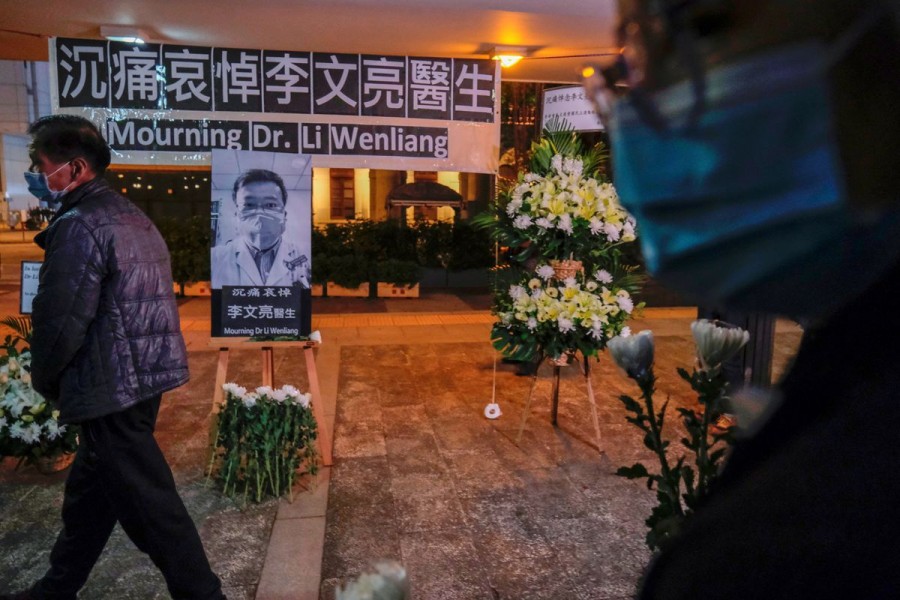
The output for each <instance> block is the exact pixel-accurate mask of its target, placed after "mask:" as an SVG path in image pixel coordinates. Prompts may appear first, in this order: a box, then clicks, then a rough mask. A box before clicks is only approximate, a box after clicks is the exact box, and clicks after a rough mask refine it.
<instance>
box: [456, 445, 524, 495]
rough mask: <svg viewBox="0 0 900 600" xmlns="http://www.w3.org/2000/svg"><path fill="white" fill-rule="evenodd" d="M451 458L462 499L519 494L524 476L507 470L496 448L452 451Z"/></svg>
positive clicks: (458, 493)
mask: <svg viewBox="0 0 900 600" xmlns="http://www.w3.org/2000/svg"><path fill="white" fill-rule="evenodd" d="M448 461H449V464H450V472H451V474H452V476H453V481H454V484H455V486H456V493H457V495H458V496H459V497H460V498H472V497H479V496H492V495H495V494H497V493H498V492H501V493H503V492H508V493H519V492H521V490H522V489H523V487H524V483H523V481H522V479H521V478H520V477H518V476H517V475H516V474H515V473H514V472H512V471H510V470H509V469H507V468H506V467H505V465H504V464H503V462H502V461H501V460H500V458H499V457H498V456H497V455H496V454H495V453H494V452H493V451H488V452H472V453H457V454H452V455H449V456H448Z"/></svg>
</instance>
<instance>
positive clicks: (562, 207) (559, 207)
mask: <svg viewBox="0 0 900 600" xmlns="http://www.w3.org/2000/svg"><path fill="white" fill-rule="evenodd" d="M547 210H548V211H549V212H550V214H551V215H553V216H555V217H561V216H562V215H564V214H566V201H565V200H563V199H562V198H560V197H558V196H557V197H555V198H553V199H552V200H550V202H548V203H547Z"/></svg>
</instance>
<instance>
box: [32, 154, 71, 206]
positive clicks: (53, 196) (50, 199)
mask: <svg viewBox="0 0 900 600" xmlns="http://www.w3.org/2000/svg"><path fill="white" fill-rule="evenodd" d="M70 162H71V161H69V162H67V163H66V164H64V165H62V166H61V167H60V168H58V169H57V170H56V171H54V172H53V173H51V175H53V174H54V173H57V172H58V171H61V170H62V169H64V168H65V167H67V166H68V165H69V163H70ZM24 175H25V181H26V182H27V183H28V191H29V192H31V195H32V196H34V197H35V198H37V199H38V200H40V201H41V202H45V203H46V204H47V207H48V208H50V209H53V210H56V209H58V208H59V207H60V205H61V204H62V197H63V196H65V195H66V192H67V191H68V190H67V188H68V186H66V188H64V189H62V190H59V191H52V190H51V189H50V182H49V181H48V180H47V175H46V174H44V173H34V172H31V171H25V173H24ZM70 185H71V184H70Z"/></svg>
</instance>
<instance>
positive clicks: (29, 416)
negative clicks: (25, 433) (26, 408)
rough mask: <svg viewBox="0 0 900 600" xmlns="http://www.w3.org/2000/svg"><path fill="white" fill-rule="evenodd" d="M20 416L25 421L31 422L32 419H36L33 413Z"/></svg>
mask: <svg viewBox="0 0 900 600" xmlns="http://www.w3.org/2000/svg"><path fill="white" fill-rule="evenodd" d="M20 418H21V419H22V421H23V422H24V423H31V422H32V421H34V417H33V416H31V415H22V416H21V417H20Z"/></svg>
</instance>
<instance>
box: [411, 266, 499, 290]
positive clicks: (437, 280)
mask: <svg viewBox="0 0 900 600" xmlns="http://www.w3.org/2000/svg"><path fill="white" fill-rule="evenodd" d="M420 283H421V284H422V287H426V288H432V287H449V288H466V287H486V286H488V285H490V283H491V277H490V269H487V268H484V269H465V270H464V271H445V270H444V269H434V268H425V269H422V280H421V282H420Z"/></svg>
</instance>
